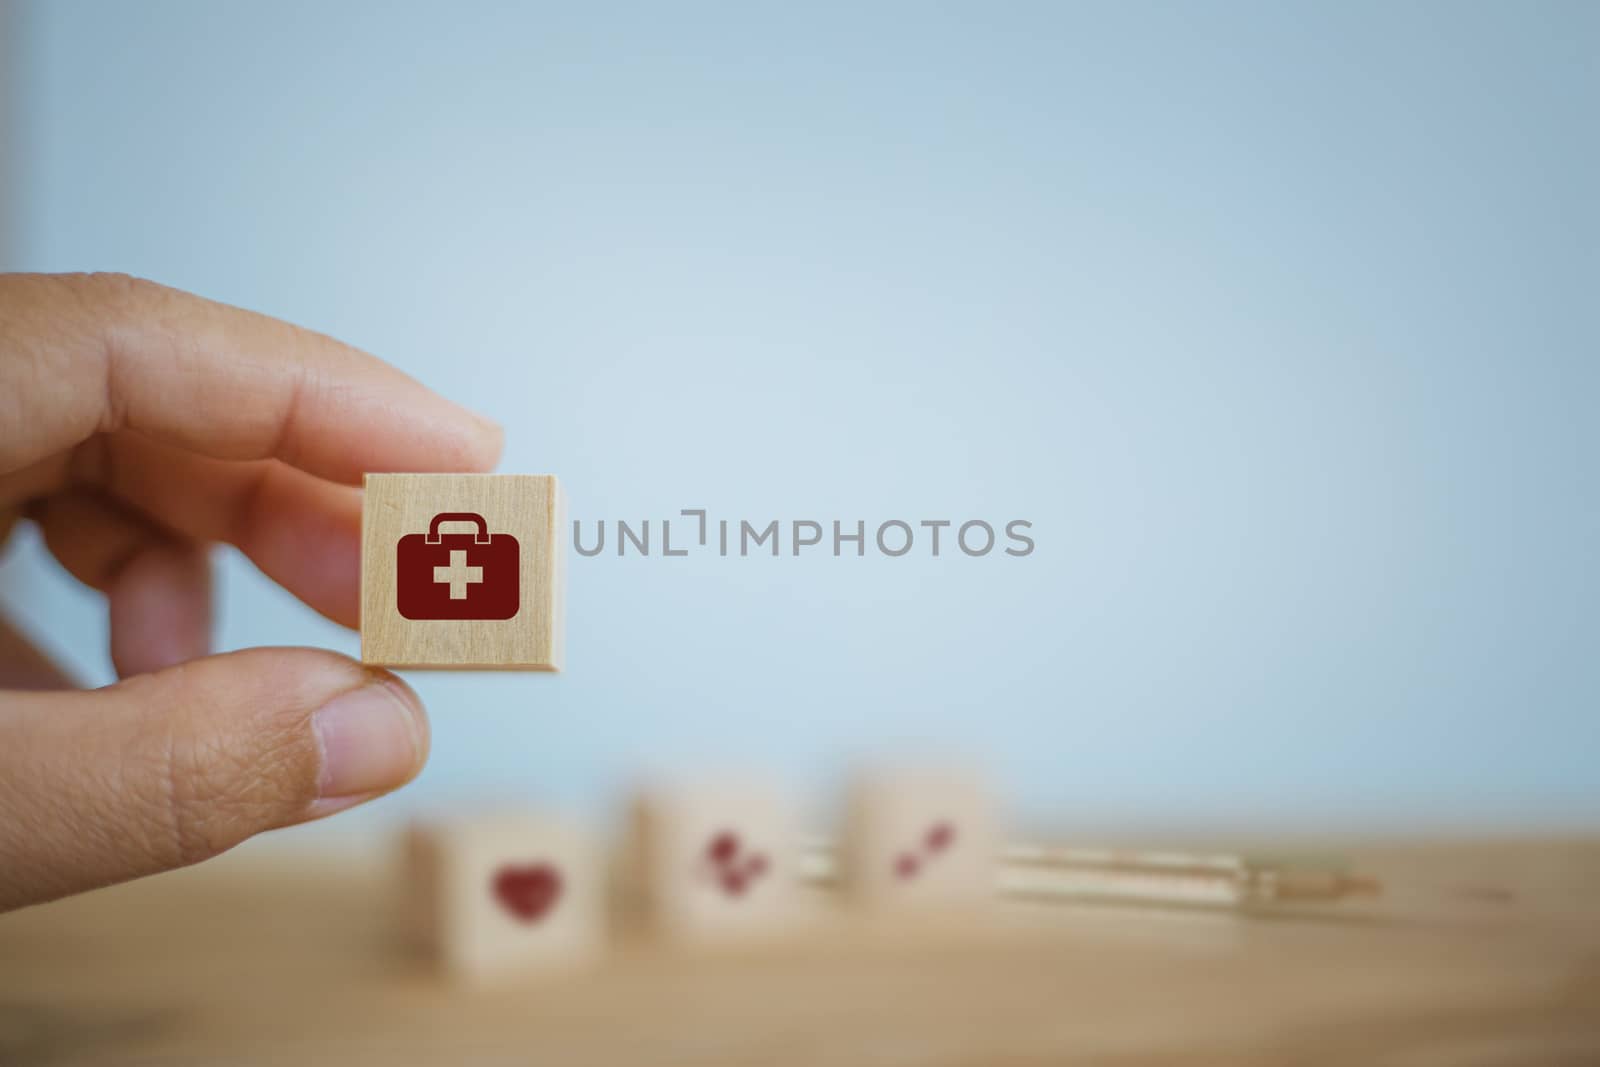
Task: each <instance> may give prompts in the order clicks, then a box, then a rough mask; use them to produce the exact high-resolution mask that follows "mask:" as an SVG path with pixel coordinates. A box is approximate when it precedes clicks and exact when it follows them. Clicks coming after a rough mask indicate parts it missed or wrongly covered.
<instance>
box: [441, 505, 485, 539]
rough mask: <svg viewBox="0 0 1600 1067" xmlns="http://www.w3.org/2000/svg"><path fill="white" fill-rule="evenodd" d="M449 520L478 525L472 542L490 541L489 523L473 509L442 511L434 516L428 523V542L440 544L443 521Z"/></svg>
mask: <svg viewBox="0 0 1600 1067" xmlns="http://www.w3.org/2000/svg"><path fill="white" fill-rule="evenodd" d="M447 522H470V523H473V524H474V525H475V526H477V527H478V532H477V534H476V535H475V536H474V537H473V538H472V543H473V544H475V545H486V544H488V543H489V524H488V523H486V522H484V521H483V516H482V515H478V514H475V513H474V512H471V511H441V512H439V514H437V515H435V516H434V517H433V521H432V522H431V523H429V524H428V537H427V543H428V544H430V545H437V544H439V527H440V525H442V524H443V523H447Z"/></svg>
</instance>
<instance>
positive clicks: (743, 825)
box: [629, 781, 801, 941]
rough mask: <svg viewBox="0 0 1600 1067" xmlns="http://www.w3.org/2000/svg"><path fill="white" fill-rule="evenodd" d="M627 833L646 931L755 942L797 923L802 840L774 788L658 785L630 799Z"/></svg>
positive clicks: (726, 784) (728, 783)
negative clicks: (632, 801) (631, 800)
mask: <svg viewBox="0 0 1600 1067" xmlns="http://www.w3.org/2000/svg"><path fill="white" fill-rule="evenodd" d="M630 832H631V841H630V845H631V848H632V856H631V860H632V866H631V869H630V871H629V878H630V881H631V882H632V885H631V889H632V898H633V901H634V903H635V905H636V906H637V908H638V912H639V916H640V917H641V918H642V919H644V920H645V922H646V924H647V926H648V928H649V929H650V930H652V931H653V932H655V933H657V934H660V935H664V936H666V937H669V938H675V939H680V940H687V941H729V940H740V939H758V938H766V937H772V936H776V935H782V934H784V933H787V932H790V931H792V929H793V927H794V925H795V923H796V922H797V921H798V920H799V919H800V917H801V911H800V908H799V893H798V882H797V879H798V867H799V848H800V838H799V835H798V832H797V830H796V828H795V826H794V824H793V821H792V816H791V813H790V810H789V807H788V805H787V803H786V802H785V800H784V798H783V797H782V796H781V795H780V794H779V792H778V791H777V790H776V789H774V788H772V787H770V786H767V785H764V784H762V783H759V782H743V781H723V782H715V783H706V782H698V783H691V784H673V785H658V786H655V787H653V788H649V789H646V790H644V791H642V792H641V794H640V795H639V796H638V797H637V798H636V801H635V804H634V810H633V824H632V827H631V830H630Z"/></svg>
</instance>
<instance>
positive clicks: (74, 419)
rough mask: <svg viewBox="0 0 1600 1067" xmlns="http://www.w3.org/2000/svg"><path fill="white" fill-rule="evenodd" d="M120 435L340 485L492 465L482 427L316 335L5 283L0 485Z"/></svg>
mask: <svg viewBox="0 0 1600 1067" xmlns="http://www.w3.org/2000/svg"><path fill="white" fill-rule="evenodd" d="M118 429H128V430H132V431H135V432H137V433H141V434H147V435H149V436H151V437H155V438H158V439H160V440H163V441H166V442H168V443H170V444H174V445H178V446H180V447H183V448H186V449H189V450H191V451H194V452H200V453H203V454H205V455H209V456H216V457H218V458H221V459H265V458H268V457H276V458H278V459H281V460H283V461H284V462H286V463H289V464H291V465H293V466H296V467H301V468H303V469H305V470H307V471H310V472H311V473H313V474H317V475H320V476H322V477H325V478H329V479H333V480H335V481H340V482H350V483H353V482H355V481H357V480H359V478H360V476H361V474H362V473H363V472H365V471H396V470H400V471H457V470H460V471H478V470H488V469H490V468H492V467H493V465H494V463H495V461H496V459H497V458H498V456H499V451H500V431H499V429H498V427H496V426H494V425H493V424H492V423H490V422H489V421H488V420H485V419H483V418H481V417H480V416H477V415H474V414H472V413H471V412H469V411H467V410H466V409H465V408H462V407H459V406H457V405H456V404H453V403H451V402H450V401H448V400H445V399H444V398H442V397H440V396H438V395H436V394H435V393H433V392H431V391H429V390H428V389H425V388H424V387H423V386H422V385H420V384H419V383H417V382H416V381H414V380H413V379H411V378H409V377H407V376H406V375H404V374H402V373H401V372H399V371H398V370H395V369H394V368H393V367H390V366H388V365H387V364H385V363H383V362H381V361H380V360H377V359H374V358H373V357H372V356H369V355H367V354H365V353H363V352H360V351H357V350H356V349H354V348H351V347H349V346H348V345H344V344H340V343H339V342H338V341H335V340H333V339H331V338H328V337H324V336H322V335H321V334H316V333H312V332H311V331H309V330H303V329H300V328H298V327H295V326H291V325H289V324H288V323H285V322H280V321H278V320H276V319H271V318H268V317H266V316H264V315H257V314H255V313H253V312H249V311H243V310H240V309H238V308H233V307H228V306H227V305H225V304H218V303H213V302H212V301H209V300H204V299H202V298H200V297H197V296H192V295H190V294H188V293H183V292H179V291H178V290H175V289H168V288H166V287H165V286H161V285H156V284H154V283H153V282H145V281H140V280H137V279H132V278H127V277H124V276H119V275H39V274H13V275H4V276H0V471H12V470H17V469H19V468H22V467H25V466H28V465H30V464H32V463H34V462H36V461H38V460H40V459H42V458H43V457H46V456H49V455H51V454H53V453H55V452H58V451H61V450H63V449H67V448H70V447H72V446H74V445H77V444H79V443H80V442H82V441H85V440H87V439H89V438H90V437H91V436H93V435H94V434H96V433H102V432H106V431H111V430H118Z"/></svg>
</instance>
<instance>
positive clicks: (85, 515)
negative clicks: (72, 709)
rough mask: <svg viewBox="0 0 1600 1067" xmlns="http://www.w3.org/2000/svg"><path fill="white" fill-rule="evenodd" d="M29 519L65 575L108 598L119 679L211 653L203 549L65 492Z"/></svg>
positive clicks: (91, 496)
mask: <svg viewBox="0 0 1600 1067" xmlns="http://www.w3.org/2000/svg"><path fill="white" fill-rule="evenodd" d="M31 514H32V516H33V518H34V520H35V521H36V522H37V523H38V525H39V530H40V532H41V533H42V534H43V535H44V542H45V546H46V547H47V548H49V549H50V551H51V553H52V554H53V555H54V556H55V557H56V559H57V560H58V561H59V562H60V563H61V565H62V566H63V567H65V568H66V569H67V572H68V573H69V574H71V575H72V576H73V577H74V578H76V579H78V580H79V581H80V582H83V583H84V584H85V585H87V586H90V587H92V588H94V589H98V590H100V591H101V592H103V593H105V594H106V598H107V601H108V604H109V607H110V611H111V662H112V665H113V666H115V667H116V669H117V673H118V674H119V675H120V676H122V677H124V678H126V677H128V676H129V675H132V674H143V673H146V672H148V671H158V670H161V669H162V668H164V667H171V666H173V665H174V664H178V663H183V662H184V661H186V660H191V659H195V658H197V657H199V656H204V655H205V654H206V653H207V652H209V651H210V650H211V565H210V561H209V559H208V558H207V555H206V552H205V550H204V549H203V548H202V547H201V546H199V545H196V544H194V543H193V542H191V541H188V540H187V539H184V538H181V537H177V536H174V535H173V534H172V533H171V532H170V531H167V530H165V529H163V528H162V527H160V526H158V525H156V524H155V523H152V522H151V521H150V520H148V519H146V518H145V517H143V516H141V515H139V514H137V513H136V512H133V511H130V510H129V509H127V508H125V507H122V506H120V505H118V504H117V503H116V502H114V501H112V500H110V499H108V498H106V497H104V496H102V495H100V494H98V493H91V492H84V491H79V492H72V493H63V494H60V495H58V496H55V497H51V498H48V499H46V500H44V501H40V502H37V503H36V504H35V505H34V506H33V508H32V509H31Z"/></svg>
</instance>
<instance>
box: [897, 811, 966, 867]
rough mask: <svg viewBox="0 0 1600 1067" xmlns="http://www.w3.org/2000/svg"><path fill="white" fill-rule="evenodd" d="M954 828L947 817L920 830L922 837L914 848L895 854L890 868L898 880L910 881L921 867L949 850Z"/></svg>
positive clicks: (954, 838) (954, 832) (953, 838)
mask: <svg viewBox="0 0 1600 1067" xmlns="http://www.w3.org/2000/svg"><path fill="white" fill-rule="evenodd" d="M955 840H956V828H955V825H954V824H953V823H951V822H950V821H949V820H947V819H940V820H939V821H937V822H935V823H932V824H931V825H930V826H929V827H928V828H927V829H926V830H924V831H923V832H922V838H921V841H920V843H919V844H918V847H917V849H916V850H913V851H910V852H901V853H899V854H898V855H896V856H895V858H894V861H893V864H892V869H893V871H894V876H895V877H896V878H898V879H899V880H900V881H902V882H905V881H910V880H911V879H913V878H915V877H916V876H917V875H919V874H921V873H922V871H923V868H924V867H925V866H926V865H927V864H928V863H931V862H933V861H934V860H935V859H937V858H938V857H939V856H940V855H941V854H942V853H944V852H947V851H949V849H950V846H951V845H953V844H955Z"/></svg>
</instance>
